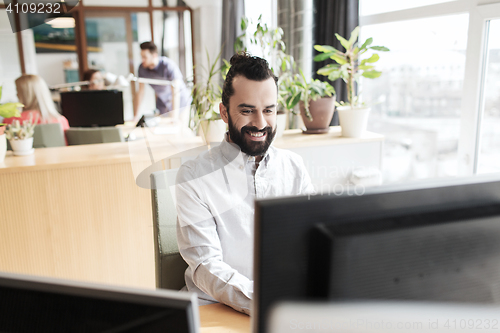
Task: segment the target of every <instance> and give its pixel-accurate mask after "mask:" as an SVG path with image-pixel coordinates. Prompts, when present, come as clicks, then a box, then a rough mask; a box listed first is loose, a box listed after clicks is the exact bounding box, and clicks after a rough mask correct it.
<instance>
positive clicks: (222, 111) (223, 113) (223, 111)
mask: <svg viewBox="0 0 500 333" xmlns="http://www.w3.org/2000/svg"><path fill="white" fill-rule="evenodd" d="M227 112H228V111H227V109H226V107H225V106H224V104H222V102H221V103H219V113H220V117H221V118H222V120H224V122H225V123H226V124H229V117H228V115H227Z"/></svg>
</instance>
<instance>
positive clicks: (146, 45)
mask: <svg viewBox="0 0 500 333" xmlns="http://www.w3.org/2000/svg"><path fill="white" fill-rule="evenodd" d="M141 50H148V51H149V52H151V53H158V48H157V47H156V45H155V43H153V42H144V43H142V44H141Z"/></svg>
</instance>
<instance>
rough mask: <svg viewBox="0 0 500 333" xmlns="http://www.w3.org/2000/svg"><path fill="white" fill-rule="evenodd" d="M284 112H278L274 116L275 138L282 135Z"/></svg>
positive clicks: (285, 116)
mask: <svg viewBox="0 0 500 333" xmlns="http://www.w3.org/2000/svg"><path fill="white" fill-rule="evenodd" d="M286 118H287V114H286V113H280V114H278V115H277V116H276V136H275V138H276V139H277V138H281V137H282V136H283V132H285V129H286Z"/></svg>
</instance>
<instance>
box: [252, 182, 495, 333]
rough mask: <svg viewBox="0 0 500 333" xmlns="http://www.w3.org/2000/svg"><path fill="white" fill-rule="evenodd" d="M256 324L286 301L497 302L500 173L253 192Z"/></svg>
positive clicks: (262, 328) (260, 329)
mask: <svg viewBox="0 0 500 333" xmlns="http://www.w3.org/2000/svg"><path fill="white" fill-rule="evenodd" d="M255 221H256V225H255V257H254V260H255V267H254V278H255V281H254V309H253V320H254V321H253V328H254V332H265V327H266V316H267V314H268V310H269V309H270V307H271V306H273V305H274V304H276V303H277V302H279V301H284V300H313V299H314V300H317V299H329V300H352V299H403V300H428V301H456V302H484V303H492V302H499V301H500V288H497V286H498V285H500V269H499V268H498V267H499V264H500V177H499V176H498V175H495V176H486V177H473V178H471V179H462V180H453V181H450V180H448V181H444V182H438V183H436V184H433V185H430V184H427V185H426V186H425V187H424V186H423V185H421V184H416V185H410V186H408V185H406V186H401V187H398V186H396V187H390V188H383V187H381V188H378V189H374V190H372V191H371V192H367V193H366V194H364V195H361V196H356V195H352V196H348V195H346V196H333V195H332V196H328V195H324V196H312V197H290V198H277V199H269V200H258V201H257V202H256V209H255Z"/></svg>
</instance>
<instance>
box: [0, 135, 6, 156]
mask: <svg viewBox="0 0 500 333" xmlns="http://www.w3.org/2000/svg"><path fill="white" fill-rule="evenodd" d="M6 153H7V139H6V138H5V134H2V135H0V163H2V162H3V161H4V159H5V154H6Z"/></svg>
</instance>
